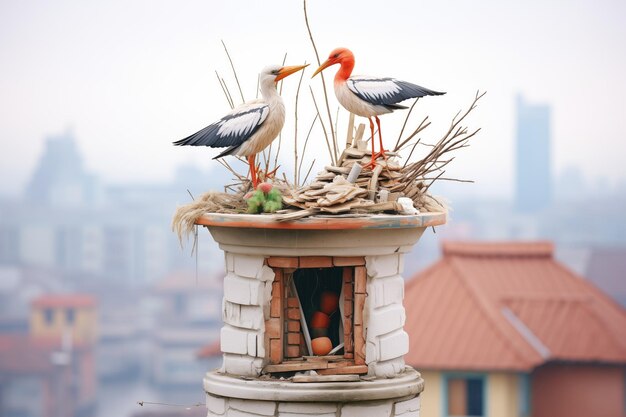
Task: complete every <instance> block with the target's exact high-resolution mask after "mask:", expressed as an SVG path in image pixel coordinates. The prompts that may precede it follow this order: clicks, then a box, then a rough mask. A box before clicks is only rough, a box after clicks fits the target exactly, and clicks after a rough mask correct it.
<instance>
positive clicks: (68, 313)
mask: <svg viewBox="0 0 626 417" xmlns="http://www.w3.org/2000/svg"><path fill="white" fill-rule="evenodd" d="M75 317H76V312H75V311H74V309H73V308H68V309H67V310H65V321H66V322H67V324H74V319H75Z"/></svg>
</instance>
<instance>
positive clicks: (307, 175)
mask: <svg viewBox="0 0 626 417" xmlns="http://www.w3.org/2000/svg"><path fill="white" fill-rule="evenodd" d="M315 161H316V160H315V159H314V160H313V161H311V166H310V167H309V170H308V171H307V172H306V177H304V181H302V184H305V183H306V180H308V179H309V174H310V173H311V169H313V164H315Z"/></svg>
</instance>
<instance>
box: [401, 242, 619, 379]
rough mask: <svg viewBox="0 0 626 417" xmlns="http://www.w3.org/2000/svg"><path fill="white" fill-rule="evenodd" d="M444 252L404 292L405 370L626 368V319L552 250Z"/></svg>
mask: <svg viewBox="0 0 626 417" xmlns="http://www.w3.org/2000/svg"><path fill="white" fill-rule="evenodd" d="M442 249H443V258H442V259H441V260H440V261H439V262H437V263H436V264H434V265H433V266H432V267H430V268H429V269H427V270H426V271H424V272H422V273H420V274H418V275H417V276H416V277H414V278H413V279H412V280H411V281H410V282H409V283H408V284H407V287H406V295H405V298H406V300H407V303H406V311H407V323H406V326H405V329H406V330H407V332H408V333H409V334H411V335H414V337H412V338H411V345H410V350H409V354H408V355H406V357H405V359H406V361H407V363H409V364H411V365H414V366H416V367H418V368H422V369H457V370H458V369H466V370H479V369H480V370H498V369H501V370H505V369H506V370H530V369H532V368H534V367H536V366H538V365H541V364H542V363H545V362H548V361H557V360H562V361H576V362H604V363H626V312H625V311H624V309H622V308H621V307H620V306H619V305H618V304H617V303H615V302H614V301H613V300H612V299H611V298H610V297H608V296H607V295H606V294H604V293H602V292H601V291H600V290H598V289H597V288H596V287H595V286H593V284H591V283H589V282H588V281H585V280H584V279H583V278H582V277H580V276H577V275H576V274H574V273H573V272H571V271H569V270H568V269H566V268H565V267H564V266H562V265H561V264H560V263H558V262H557V261H555V259H554V257H553V245H552V244H551V243H550V242H527V243H523V242H515V243H512V242H502V243H478V242H448V243H444V245H443V248H442ZM415 335H419V337H416V336H415ZM425 341H427V342H425Z"/></svg>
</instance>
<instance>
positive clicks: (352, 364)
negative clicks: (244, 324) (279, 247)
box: [264, 256, 367, 375]
mask: <svg viewBox="0 0 626 417" xmlns="http://www.w3.org/2000/svg"><path fill="white" fill-rule="evenodd" d="M267 264H268V265H269V266H270V267H271V268H272V269H273V270H274V274H275V278H274V283H273V287H272V299H271V303H270V318H269V319H268V320H266V322H265V329H266V338H265V352H266V357H267V358H268V362H269V364H268V365H267V366H266V367H265V369H264V372H265V373H270V374H272V373H277V374H278V373H280V374H283V373H285V372H299V371H305V370H315V371H317V373H318V374H320V375H328V374H363V373H367V365H365V339H364V334H363V306H364V304H365V297H366V294H365V285H366V279H367V274H366V271H365V259H364V258H363V257H354V258H348V257H330V256H309V257H307V256H302V257H288V258H285V257H270V258H268V259H267Z"/></svg>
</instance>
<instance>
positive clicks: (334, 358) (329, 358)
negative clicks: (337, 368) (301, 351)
mask: <svg viewBox="0 0 626 417" xmlns="http://www.w3.org/2000/svg"><path fill="white" fill-rule="evenodd" d="M302 359H304V360H305V361H311V362H338V361H342V360H344V358H343V356H341V355H321V356H313V355H309V356H303V357H302Z"/></svg>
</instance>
